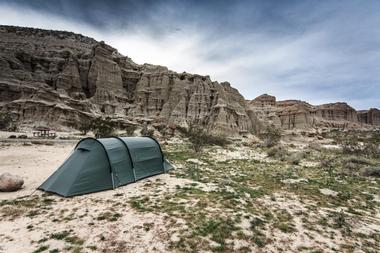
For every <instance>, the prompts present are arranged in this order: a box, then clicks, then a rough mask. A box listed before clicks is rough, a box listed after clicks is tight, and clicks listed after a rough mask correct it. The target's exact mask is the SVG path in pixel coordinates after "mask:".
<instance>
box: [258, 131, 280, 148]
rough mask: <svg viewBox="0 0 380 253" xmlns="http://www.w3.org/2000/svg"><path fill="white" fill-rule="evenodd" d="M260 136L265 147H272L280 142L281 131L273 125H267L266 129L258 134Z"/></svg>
mask: <svg viewBox="0 0 380 253" xmlns="http://www.w3.org/2000/svg"><path fill="white" fill-rule="evenodd" d="M260 138H261V139H262V140H263V142H264V146H265V147H273V146H276V145H277V144H278V143H279V142H280V140H281V131H280V129H278V128H275V127H267V129H266V130H265V131H264V132H263V133H261V134H260Z"/></svg>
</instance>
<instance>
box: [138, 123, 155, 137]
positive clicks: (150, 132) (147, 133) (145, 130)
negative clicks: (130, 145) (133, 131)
mask: <svg viewBox="0 0 380 253" xmlns="http://www.w3.org/2000/svg"><path fill="white" fill-rule="evenodd" d="M153 134H154V130H153V129H148V126H147V125H144V127H143V129H141V135H143V136H150V137H153Z"/></svg>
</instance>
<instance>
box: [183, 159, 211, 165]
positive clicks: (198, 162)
mask: <svg viewBox="0 0 380 253" xmlns="http://www.w3.org/2000/svg"><path fill="white" fill-rule="evenodd" d="M186 162H189V163H193V164H198V165H205V164H206V163H204V162H202V161H200V160H198V159H187V160H186Z"/></svg>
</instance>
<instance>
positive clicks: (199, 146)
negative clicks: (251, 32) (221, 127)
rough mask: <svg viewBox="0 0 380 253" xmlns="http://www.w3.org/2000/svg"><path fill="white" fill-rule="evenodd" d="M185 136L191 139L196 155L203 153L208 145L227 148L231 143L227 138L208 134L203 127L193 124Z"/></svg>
mask: <svg viewBox="0 0 380 253" xmlns="http://www.w3.org/2000/svg"><path fill="white" fill-rule="evenodd" d="M184 134H185V135H186V136H187V137H188V138H189V141H190V142H191V145H192V147H193V149H194V151H195V152H196V153H200V152H202V150H203V148H204V147H205V146H206V145H218V146H225V145H227V144H228V143H229V141H228V140H227V138H226V137H225V136H220V135H219V136H217V135H212V134H208V133H207V132H206V131H205V130H204V128H203V127H202V126H199V125H194V124H191V125H190V126H189V128H188V129H187V130H185V131H184Z"/></svg>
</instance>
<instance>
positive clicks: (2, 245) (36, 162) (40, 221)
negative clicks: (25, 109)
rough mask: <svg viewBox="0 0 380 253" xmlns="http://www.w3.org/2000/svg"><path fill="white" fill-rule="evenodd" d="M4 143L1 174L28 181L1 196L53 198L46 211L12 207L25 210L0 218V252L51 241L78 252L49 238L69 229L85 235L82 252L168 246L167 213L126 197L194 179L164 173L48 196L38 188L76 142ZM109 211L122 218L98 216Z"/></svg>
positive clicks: (52, 244)
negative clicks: (136, 206)
mask: <svg viewBox="0 0 380 253" xmlns="http://www.w3.org/2000/svg"><path fill="white" fill-rule="evenodd" d="M0 145H1V146H0V174H1V173H4V172H9V173H12V174H17V175H19V176H21V177H23V179H24V181H25V184H24V187H23V189H22V190H20V191H17V192H10V193H5V192H0V200H14V199H16V198H17V197H22V196H28V195H30V194H32V193H33V196H35V197H36V198H42V199H43V198H48V199H49V200H52V201H53V204H52V205H49V206H47V207H46V208H45V207H43V208H42V210H44V209H46V210H45V211H42V215H38V214H37V215H32V216H30V215H28V213H27V210H24V207H19V208H20V209H19V210H17V208H16V209H15V210H10V213H11V215H12V212H14V213H15V215H16V214H17V213H18V212H22V215H20V216H18V217H17V218H16V219H7V218H6V219H2V220H1V221H0V227H1V230H0V252H4V253H5V252H7V253H12V252H15V253H16V252H32V251H34V250H36V249H37V248H38V247H40V246H41V245H48V246H49V249H48V250H47V251H46V252H48V251H49V250H53V249H58V250H59V251H60V252H74V251H73V248H71V249H70V247H68V245H67V243H65V242H64V241H62V240H52V239H49V240H47V241H46V238H49V234H50V235H51V234H52V233H57V232H62V231H71V232H70V233H71V234H73V235H75V236H78V237H79V238H81V239H83V240H84V241H85V242H84V244H83V245H82V250H81V251H80V252H93V251H94V248H93V246H95V247H96V248H97V249H96V250H95V251H99V252H147V251H149V252H167V248H166V245H165V244H164V243H165V242H166V241H168V240H169V239H170V236H171V234H170V232H169V231H168V230H167V229H166V228H165V227H166V226H165V225H164V224H165V222H166V218H165V215H161V214H155V213H144V214H141V213H137V212H136V211H135V210H133V209H132V208H131V207H130V206H129V205H126V204H125V203H126V202H127V201H128V200H130V199H131V198H132V197H134V196H142V195H147V196H154V195H155V194H156V195H157V194H160V193H167V192H170V191H174V190H175V188H176V187H178V186H182V185H186V184H188V183H192V181H190V180H185V179H178V178H175V177H173V176H170V175H169V174H162V175H158V176H154V177H151V178H148V179H145V180H142V181H139V182H137V183H134V184H130V185H126V186H124V187H120V188H118V189H116V190H109V191H102V192H98V193H94V194H87V195H83V196H77V197H72V198H62V197H60V196H57V195H50V194H49V195H48V197H46V194H44V193H43V192H42V191H39V190H37V191H35V189H36V188H37V187H38V186H39V185H40V184H41V183H42V182H43V181H44V180H45V179H46V178H47V177H48V176H49V175H51V173H53V172H54V171H55V170H56V169H57V167H58V166H59V165H60V164H62V162H63V161H64V160H65V159H66V158H67V157H68V156H69V155H70V153H71V151H72V149H73V148H74V145H75V144H65V143H64V144H62V143H59V144H57V143H56V144H54V145H53V146H46V145H32V146H24V145H23V142H20V143H12V144H9V143H0ZM33 196H32V197H33ZM9 208H11V207H9ZM23 211H25V212H23ZM106 212H112V213H120V214H121V218H120V219H118V220H117V221H114V222H107V221H106V220H99V218H98V217H99V216H100V215H102V214H104V213H106ZM171 222H172V221H171ZM31 227H32V228H31ZM126 242H128V243H126ZM69 246H70V245H69ZM91 247H92V248H91ZM74 249H75V248H74Z"/></svg>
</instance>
